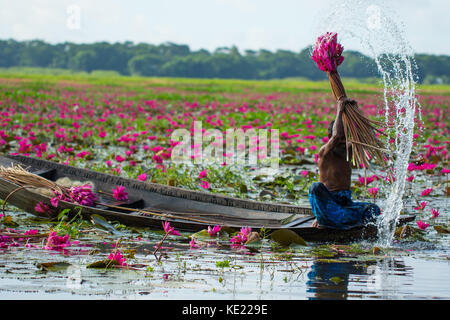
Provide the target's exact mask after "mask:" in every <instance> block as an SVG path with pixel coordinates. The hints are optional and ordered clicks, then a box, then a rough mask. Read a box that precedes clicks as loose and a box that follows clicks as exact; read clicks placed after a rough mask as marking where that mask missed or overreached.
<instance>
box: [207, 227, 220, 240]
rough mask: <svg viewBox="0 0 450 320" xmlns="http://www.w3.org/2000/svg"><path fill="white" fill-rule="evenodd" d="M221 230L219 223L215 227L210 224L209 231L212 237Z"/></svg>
mask: <svg viewBox="0 0 450 320" xmlns="http://www.w3.org/2000/svg"><path fill="white" fill-rule="evenodd" d="M219 231H220V226H219V225H216V226H214V227H213V228H211V226H208V233H209V236H210V237H215V236H216V235H217V233H218V232H219Z"/></svg>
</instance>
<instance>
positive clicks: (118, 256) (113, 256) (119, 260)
mask: <svg viewBox="0 0 450 320" xmlns="http://www.w3.org/2000/svg"><path fill="white" fill-rule="evenodd" d="M108 259H109V260H113V261H117V263H118V264H119V265H120V266H126V265H127V260H126V259H125V258H124V257H123V255H122V253H120V251H119V250H118V249H117V250H115V251H113V252H111V253H110V254H109V256H108Z"/></svg>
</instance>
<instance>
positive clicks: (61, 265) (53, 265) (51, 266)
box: [35, 262, 70, 271]
mask: <svg viewBox="0 0 450 320" xmlns="http://www.w3.org/2000/svg"><path fill="white" fill-rule="evenodd" d="M35 266H36V267H38V268H39V269H40V270H42V271H58V270H64V269H66V268H67V267H69V266H70V263H68V262H42V263H36V264H35Z"/></svg>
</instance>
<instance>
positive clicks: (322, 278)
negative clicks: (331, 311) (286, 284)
mask: <svg viewBox="0 0 450 320" xmlns="http://www.w3.org/2000/svg"><path fill="white" fill-rule="evenodd" d="M399 276H400V278H399ZM307 278H308V280H307V281H306V292H307V298H308V299H309V300H331V299H332V300H346V299H348V298H352V297H353V298H355V297H357V298H361V297H364V298H368V297H372V298H382V297H383V296H389V297H393V296H395V295H396V288H398V283H397V282H398V281H399V279H400V281H402V282H404V281H405V280H407V279H408V278H412V268H411V267H408V266H406V265H405V263H404V262H403V261H402V260H401V259H397V258H390V257H386V258H384V259H382V260H380V261H378V262H373V261H372V262H367V261H366V262H364V263H361V262H355V261H342V262H338V261H336V262H326V261H324V260H315V261H314V263H313V265H312V266H311V270H310V272H308V274H307Z"/></svg>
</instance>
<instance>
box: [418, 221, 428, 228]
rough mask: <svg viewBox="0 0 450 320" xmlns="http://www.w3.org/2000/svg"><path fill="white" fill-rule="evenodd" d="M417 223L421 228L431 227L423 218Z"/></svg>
mask: <svg viewBox="0 0 450 320" xmlns="http://www.w3.org/2000/svg"><path fill="white" fill-rule="evenodd" d="M416 223H417V226H418V227H419V229H420V230H425V229H426V228H428V227H429V224H427V223H425V222H423V221H422V220H418V221H417V222H416Z"/></svg>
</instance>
